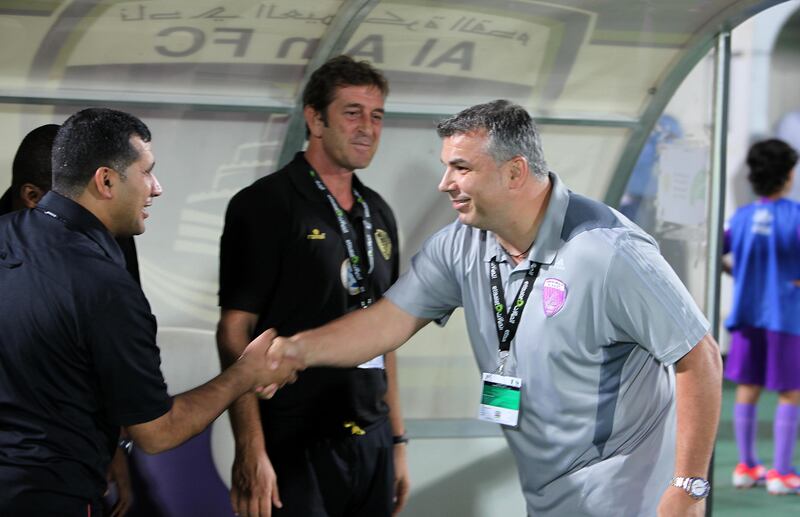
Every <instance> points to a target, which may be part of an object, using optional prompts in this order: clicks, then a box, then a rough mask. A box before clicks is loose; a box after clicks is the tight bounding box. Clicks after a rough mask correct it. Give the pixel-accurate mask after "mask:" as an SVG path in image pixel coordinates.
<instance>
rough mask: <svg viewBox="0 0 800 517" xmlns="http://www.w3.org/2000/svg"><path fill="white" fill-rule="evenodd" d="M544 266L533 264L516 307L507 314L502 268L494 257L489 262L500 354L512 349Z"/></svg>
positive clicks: (521, 289) (517, 299) (519, 294)
mask: <svg viewBox="0 0 800 517" xmlns="http://www.w3.org/2000/svg"><path fill="white" fill-rule="evenodd" d="M541 266H542V265H541V264H539V263H538V262H531V267H530V268H529V269H528V272H527V273H526V274H525V279H524V280H523V281H522V285H521V286H519V291H518V292H517V297H516V299H515V300H514V306H513V307H511V310H510V311H508V312H506V309H505V304H506V293H505V290H504V289H503V280H502V279H501V278H500V268H499V267H498V266H497V257H492V260H490V261H489V286H490V290H489V294H490V296H491V297H492V305H493V306H494V324H495V327H497V339H498V341H499V342H500V352H501V357H502V355H503V354H502V352H508V351H509V350H510V349H511V340H512V339H514V336H515V335H516V333H517V327H519V321H520V320H521V319H522V311H523V310H524V309H525V302H527V301H528V296H530V294H531V291H533V284H534V282H536V277H537V276H539V268H540V267H541Z"/></svg>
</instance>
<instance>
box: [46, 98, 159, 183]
mask: <svg viewBox="0 0 800 517" xmlns="http://www.w3.org/2000/svg"><path fill="white" fill-rule="evenodd" d="M133 136H138V137H140V138H141V139H142V140H143V141H145V142H149V141H150V130H149V129H148V128H147V126H146V125H145V124H144V122H142V121H141V120H139V119H138V118H136V117H134V116H133V115H130V114H128V113H124V112H122V111H116V110H112V109H107V108H88V109H85V110H82V111H79V112H77V113H75V114H74V115H72V116H71V117H70V118H68V119H67V121H66V122H64V124H63V125H62V126H61V129H60V130H59V131H58V135H56V140H55V143H54V144H53V190H55V191H56V192H58V193H59V194H62V195H64V196H66V197H69V198H75V197H78V196H79V195H80V194H81V193H82V192H83V190H84V189H85V188H86V185H87V184H88V183H89V180H90V179H91V178H92V176H94V173H95V171H96V170H97V169H99V168H100V167H109V168H111V169H114V170H115V171H117V172H118V173H119V174H120V176H122V178H123V179H124V178H125V169H127V168H128V166H129V165H130V164H132V163H133V162H135V161H136V160H137V159H138V158H139V153H138V151H137V150H136V149H135V148H134V147H133V145H132V144H131V137H133Z"/></svg>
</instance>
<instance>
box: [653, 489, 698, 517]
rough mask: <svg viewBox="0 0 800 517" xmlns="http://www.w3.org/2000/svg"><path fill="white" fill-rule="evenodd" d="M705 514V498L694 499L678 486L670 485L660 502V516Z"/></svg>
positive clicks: (694, 516) (686, 516)
mask: <svg viewBox="0 0 800 517" xmlns="http://www.w3.org/2000/svg"><path fill="white" fill-rule="evenodd" d="M705 514H706V500H705V499H699V500H698V499H692V497H691V496H690V495H689V494H687V493H686V492H685V491H684V490H682V489H680V488H677V487H669V488H668V489H667V491H666V492H664V495H663V496H661V501H660V502H659V503H658V517H703V516H704V515H705Z"/></svg>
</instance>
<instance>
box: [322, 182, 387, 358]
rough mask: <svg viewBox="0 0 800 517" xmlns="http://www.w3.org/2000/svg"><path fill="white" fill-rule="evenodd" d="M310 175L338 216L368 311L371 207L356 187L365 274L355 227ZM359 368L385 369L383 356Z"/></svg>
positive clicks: (372, 264)
mask: <svg viewBox="0 0 800 517" xmlns="http://www.w3.org/2000/svg"><path fill="white" fill-rule="evenodd" d="M309 174H310V175H311V180H312V181H313V182H314V184H315V185H316V186H317V189H319V191H320V192H322V194H323V195H324V196H325V197H326V198H327V200H328V202H329V203H330V205H331V208H333V213H334V215H335V216H336V222H337V223H339V231H340V232H341V234H342V240H343V241H344V247H345V249H346V250H347V257H348V259H349V265H350V271H351V272H352V273H353V278H354V279H355V282H356V286H357V287H358V295H359V303H360V304H361V308H362V309H366V308H367V307H369V306H370V305H372V303H373V302H374V300H373V299H372V297H370V296H369V293H368V292H367V277H368V276H369V274H370V273H372V270H373V269H374V267H375V251H374V250H375V243H374V241H373V239H372V214H371V213H370V211H369V205H367V201H366V200H365V199H364V198H363V196H361V194H360V193H359V192H358V190H356V189H355V187H354V188H353V197H354V198H355V200H356V202H357V203H359V204H360V205H361V207H362V208H363V210H364V218H363V223H362V224H363V226H364V246H365V247H366V249H367V271H366V272H365V271H364V266H363V263H362V261H361V257H360V256H359V254H358V248H357V247H356V241H355V231H354V229H353V226H352V225H351V224H350V221H348V220H347V216H346V215H345V211H344V210H343V209H342V207H341V206H339V203H338V202H337V201H336V198H335V197H333V194H331V192H330V191H329V190H328V187H326V186H325V183H323V182H322V179H320V177H319V175H318V174H317V173H316V172H315V171H314V170H310V171H309ZM358 367H359V368H379V369H383V368H384V361H383V356H382V355H381V356H378V357H375V358H374V359H371V360H369V361H367V362H366V363H363V364H360V365H359V366H358Z"/></svg>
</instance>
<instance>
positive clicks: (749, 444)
mask: <svg viewBox="0 0 800 517" xmlns="http://www.w3.org/2000/svg"><path fill="white" fill-rule="evenodd" d="M757 428H758V420H757V418H756V405H755V404H739V403H737V404H735V405H734V406H733V433H734V434H735V435H736V445H737V446H738V448H739V463H744V464H745V465H747V466H748V467H752V466H754V465H756V464H757V463H758V456H757V455H756V429H757Z"/></svg>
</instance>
